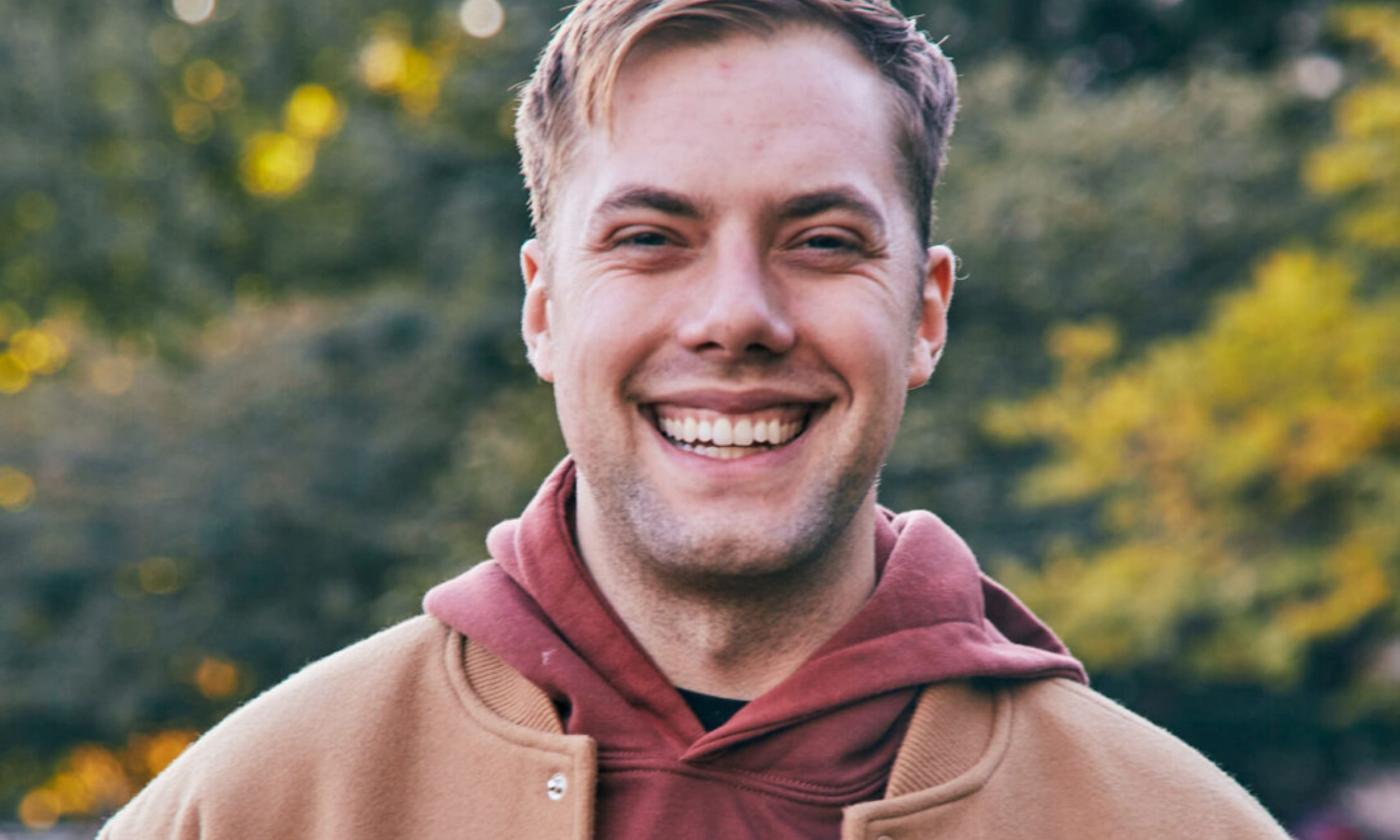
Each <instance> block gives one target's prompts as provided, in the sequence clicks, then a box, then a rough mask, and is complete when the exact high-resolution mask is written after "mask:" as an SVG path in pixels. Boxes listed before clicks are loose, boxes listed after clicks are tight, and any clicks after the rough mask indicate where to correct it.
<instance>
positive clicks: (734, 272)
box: [678, 247, 797, 361]
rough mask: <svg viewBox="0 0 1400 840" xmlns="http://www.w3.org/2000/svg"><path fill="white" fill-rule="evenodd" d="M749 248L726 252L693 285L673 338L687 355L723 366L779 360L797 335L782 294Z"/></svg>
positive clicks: (779, 287)
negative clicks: (717, 361) (721, 362)
mask: <svg viewBox="0 0 1400 840" xmlns="http://www.w3.org/2000/svg"><path fill="white" fill-rule="evenodd" d="M757 250H758V249H755V248H739V247H734V248H727V249H724V250H723V251H721V253H720V254H719V255H718V256H717V258H716V259H715V260H714V261H713V262H712V263H711V265H709V266H708V270H707V271H706V276H705V277H704V280H703V281H701V282H697V283H695V285H694V287H693V288H694V292H693V301H694V303H693V305H692V306H691V307H689V308H688V310H687V312H686V313H685V316H684V318H683V320H682V322H681V325H680V329H679V333H678V335H679V338H680V341H681V343H682V344H683V345H684V346H685V347H686V348H687V349H689V350H691V351H692V352H697V353H704V354H707V355H711V356H714V357H718V358H721V359H723V360H725V361H741V360H745V359H751V358H756V357H763V356H774V355H782V354H784V353H787V352H788V351H790V350H791V349H792V346H793V344H794V343H795V342H796V339H797V335H796V332H795V331H794V329H793V325H792V319H791V317H790V315H789V313H788V308H787V303H786V298H785V292H784V290H783V288H782V287H781V284H780V282H779V280H778V278H776V277H774V276H772V275H771V273H770V272H769V271H768V269H767V268H766V267H765V265H764V263H763V259H762V256H761V255H760V254H759V253H757Z"/></svg>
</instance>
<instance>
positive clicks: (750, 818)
mask: <svg viewBox="0 0 1400 840" xmlns="http://www.w3.org/2000/svg"><path fill="white" fill-rule="evenodd" d="M573 489H574V465H573V462H572V461H571V460H568V459H566V460H565V461H564V462H563V463H562V464H560V465H559V467H558V468H557V469H556V470H555V471H554V473H553V474H552V475H551V476H550V477H549V479H548V480H547V481H546V482H545V483H544V486H543V487H541V488H540V491H539V493H538V494H537V495H536V496H535V499H534V501H532V502H531V503H530V505H529V507H527V508H526V509H525V512H524V514H523V515H522V516H521V517H520V518H519V519H515V520H509V521H506V522H502V523H501V524H500V525H497V526H496V527H495V528H494V529H492V531H491V534H490V536H489V537H488V538H487V547H488V549H489V550H490V553H491V556H492V557H493V558H494V562H486V563H482V564H481V565H479V566H477V567H475V568H474V569H472V570H471V571H469V572H467V573H466V574H464V575H462V576H460V577H458V578H455V579H453V580H450V581H447V582H446V583H443V584H440V585H439V586H437V587H435V588H434V589H433V590H432V591H430V592H429V593H428V595H427V597H426V598H425V599H424V608H425V609H426V610H427V612H428V613H429V614H430V615H433V616H435V617H436V618H438V619H439V620H441V621H443V622H444V623H446V624H448V625H450V626H451V627H453V628H454V629H456V630H457V631H459V632H461V633H462V634H463V635H465V636H467V637H468V638H470V639H472V640H473V641H474V642H477V643H480V644H481V645H483V646H485V647H486V648H488V649H490V650H491V651H492V652H494V653H495V654H496V655H497V656H499V657H501V659H503V660H504V661H505V662H507V663H508V664H510V665H511V666H512V667H514V668H515V669H517V670H518V671H520V672H521V673H522V674H524V675H525V676H526V677H527V678H529V679H530V680H531V681H532V682H534V683H535V684H536V685H538V686H540V688H542V689H543V690H544V691H545V693H546V694H548V695H549V696H550V698H551V699H552V700H553V701H554V703H555V706H556V708H558V709H559V711H560V716H561V719H562V721H563V723H564V729H565V731H566V732H568V733H570V734H583V735H588V736H591V737H592V738H594V739H595V740H596V741H597V743H598V765H599V766H598V790H597V809H596V823H595V825H596V829H597V831H596V834H597V836H598V837H602V838H607V839H608V840H619V838H656V837H664V836H669V837H675V838H691V837H694V838H713V837H733V836H750V837H764V838H788V837H791V838H803V840H811V838H820V837H832V838H834V837H838V836H839V834H840V824H841V809H842V808H843V807H844V806H846V805H850V804H853V803H856V802H861V801H864V800H869V799H873V798H877V797H879V796H880V795H881V793H882V792H883V790H884V787H885V783H886V781H887V779H888V777H889V771H890V767H891V765H892V764H893V762H894V756H895V753H896V751H897V750H898V749H899V744H900V742H901V740H902V739H903V733H904V728H905V726H906V725H907V723H908V720H909V715H910V713H911V712H912V711H913V705H914V699H915V696H916V694H917V692H918V689H919V687H920V686H922V685H924V684H927V683H930V682H935V681H938V680H950V679H963V678H968V677H992V678H1014V679H1028V678H1034V677H1045V676H1052V675H1053V676H1067V677H1071V678H1073V679H1077V680H1080V681H1087V680H1086V678H1085V675H1084V669H1083V668H1082V666H1080V664H1079V663H1078V662H1077V661H1076V660H1075V659H1074V658H1073V657H1071V656H1070V655H1069V653H1068V651H1067V650H1066V649H1065V647H1064V645H1062V644H1061V643H1060V641H1059V640H1058V639H1057V638H1055V636H1054V634H1053V633H1051V632H1050V630H1049V629H1048V628H1046V627H1045V625H1044V624H1042V623H1041V622H1040V621H1039V620H1038V619H1037V618H1036V617H1035V616H1034V615H1032V614H1031V612H1030V611H1029V610H1027V609H1026V608H1025V607H1024V606H1023V605H1022V604H1021V603H1020V602H1019V601H1017V600H1016V598H1015V597H1014V596H1012V595H1011V594H1010V593H1009V592H1007V591H1006V590H1005V589H1003V588H1002V587H1001V586H999V585H998V584H997V583H995V582H994V581H992V580H991V579H990V578H987V577H986V576H984V575H982V574H981V572H980V571H979V570H978V567H977V561H976V560H975V559H974V558H973V556H972V553H971V552H970V551H969V550H968V548H967V545H966V544H965V543H963V541H962V540H961V539H960V538H959V537H958V536H957V535H956V534H954V533H953V532H952V530H950V529H949V528H948V527H947V526H946V525H944V524H943V523H942V522H941V521H940V520H939V519H938V518H937V517H935V516H934V515H933V514H931V513H928V512H925V511H914V512H911V513H905V514H900V515H898V516H896V515H894V514H893V513H890V512H889V511H886V510H883V509H882V510H881V515H880V516H879V517H877V523H876V528H875V534H874V540H875V555H876V562H877V564H878V568H879V571H880V577H879V583H878V584H877V586H876V588H875V591H874V593H872V595H871V596H870V600H869V601H867V602H866V604H865V605H864V606H863V607H862V608H861V610H860V612H858V613H857V614H856V615H855V617H854V618H852V619H851V620H850V621H849V622H848V623H847V624H846V625H845V626H844V627H842V628H841V629H840V630H838V631H837V632H836V634H835V635H834V636H832V637H831V638H830V639H829V640H828V641H827V642H826V643H825V644H824V645H822V646H821V647H820V648H819V649H818V650H817V651H816V652H814V653H813V654H812V656H811V657H810V658H809V659H808V660H807V661H806V662H804V663H803V664H802V665H801V666H800V667H799V668H798V669H797V670H796V671H795V672H794V673H792V674H791V675H789V676H788V678H787V679H785V680H784V681H783V682H781V683H779V684H778V685H777V686H774V687H773V688H772V689H770V690H769V691H768V692H766V693H765V694H763V695H760V696H759V697H757V698H755V699H754V700H752V701H751V702H750V703H748V704H747V705H746V706H744V707H743V708H742V709H741V710H740V711H739V712H738V714H736V715H735V716H734V717H733V718H731V719H730V720H729V721H728V722H726V723H725V724H723V725H722V726H720V727H719V728H717V729H715V730H714V731H712V732H708V733H707V732H705V731H704V729H703V728H702V727H701V725H700V722H699V721H698V720H697V719H696V718H695V715H694V714H693V713H692V712H691V710H690V708H689V707H688V706H687V705H686V703H685V701H684V700H683V699H682V698H681V697H680V695H679V694H678V693H677V692H676V690H675V688H673V687H672V686H671V684H670V683H669V682H668V681H667V680H666V678H665V676H663V675H662V673H661V671H660V669H658V668H657V666H656V664H655V663H654V662H653V661H652V660H651V658H650V657H649V656H648V655H647V654H646V652H645V651H643V650H642V648H641V646H640V645H638V644H637V641H636V639H635V638H634V637H633V636H632V634H631V633H630V632H629V631H628V629H627V628H626V627H625V626H623V624H622V622H621V620H620V619H619V618H618V617H617V614H616V613H615V612H614V611H613V610H612V608H611V607H610V606H609V605H608V603H607V602H606V600H604V598H603V596H602V594H601V593H600V592H599V590H598V589H597V587H596V585H595V584H594V583H593V580H592V578H591V577H590V576H589V574H588V572H587V570H586V568H585V567H584V565H583V561H582V559H581V558H580V557H579V554H578V551H577V549H576V548H575V546H574V543H573V539H572V537H571V533H572V531H571V528H570V524H569V517H570V516H571V510H572V495H573Z"/></svg>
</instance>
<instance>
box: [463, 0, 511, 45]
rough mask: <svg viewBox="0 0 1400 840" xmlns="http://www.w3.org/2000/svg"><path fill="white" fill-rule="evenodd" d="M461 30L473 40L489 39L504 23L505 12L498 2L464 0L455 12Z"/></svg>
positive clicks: (492, 0) (497, 0) (496, 0)
mask: <svg viewBox="0 0 1400 840" xmlns="http://www.w3.org/2000/svg"><path fill="white" fill-rule="evenodd" d="M457 19H458V20H459V21H461V23H462V29H463V30H465V31H466V33H467V34H468V35H470V36H472V37H473V38H490V37H491V36H493V35H495V34H496V33H498V32H500V31H501V27H503V26H505V23H506V10H505V9H504V8H502V7H501V4H500V2H499V0H465V2H463V3H462V6H461V8H459V9H458V10H457Z"/></svg>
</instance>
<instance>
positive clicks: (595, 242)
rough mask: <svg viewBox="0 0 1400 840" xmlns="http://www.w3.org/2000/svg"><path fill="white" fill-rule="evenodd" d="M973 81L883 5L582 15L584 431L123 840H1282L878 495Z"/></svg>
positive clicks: (566, 94)
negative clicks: (962, 89) (472, 558)
mask: <svg viewBox="0 0 1400 840" xmlns="http://www.w3.org/2000/svg"><path fill="white" fill-rule="evenodd" d="M954 109H955V94H954V76H953V73H952V69H951V67H950V65H949V64H948V62H947V60H946V59H945V58H944V57H943V56H942V54H941V53H940V52H939V50H938V49H937V47H935V46H933V45H932V44H931V43H929V41H928V40H926V39H925V37H924V36H922V35H921V34H920V33H918V32H917V31H916V30H915V29H914V28H913V26H912V24H910V22H909V21H907V20H906V19H904V18H903V17H902V16H900V15H899V14H898V13H897V12H895V11H894V10H893V9H892V8H890V7H889V6H888V5H887V4H885V3H884V2H873V1H872V2H851V0H744V1H743V2H735V0H728V2H725V1H724V0H661V2H656V0H584V2H582V3H580V4H579V5H578V6H577V7H576V8H575V9H574V10H573V12H572V13H571V14H570V15H569V17H568V19H567V20H566V21H565V22H564V24H563V26H562V27H561V28H560V29H559V30H558V32H557V33H556V35H555V37H554V39H553V41H552V42H551V43H550V45H549V47H548V48H547V49H546V51H545V53H544V56H543V58H542V60H541V62H540V65H539V67H538V69H537V71H536V74H535V76H534V78H533V80H532V81H531V83H530V86H529V87H528V88H527V90H526V92H525V96H524V99H523V102H522V106H521V110H520V114H519V121H518V136H519V142H520V145H521V151H522V155H523V159H524V166H525V172H526V176H527V179H528V182H529V186H530V190H531V198H532V210H533V214H534V220H535V227H536V231H537V235H538V238H537V239H535V240H532V241H530V242H527V243H526V244H525V246H524V248H523V249H522V252H521V265H522V269H523V273H524V278H525V285H526V293H525V304H524V317H523V332H524V337H525V342H526V345H527V348H528V352H529V357H530V361H531V363H532V364H533V365H534V368H535V370H536V371H537V372H538V374H539V376H540V377H541V378H542V379H544V380H546V381H548V382H551V383H553V387H554V392H555V399H556V404H557V408H558V414H559V421H560V424H561V426H562V428H563V432H564V437H565V440H566V441H567V443H568V447H569V451H570V459H569V460H566V461H565V462H564V463H563V464H562V465H561V466H560V467H559V468H558V469H557V470H556V471H555V473H554V475H552V476H551V477H550V478H549V479H548V480H547V481H546V483H545V485H544V487H543V488H542V489H541V490H540V493H539V495H538V496H537V497H536V499H535V501H534V502H532V503H531V505H530V507H529V508H528V509H527V510H526V511H525V512H524V514H523V516H522V517H521V518H520V519H518V520H512V521H510V522H506V523H503V524H502V525H500V526H498V527H497V528H496V529H495V530H494V531H493V532H492V534H491V536H490V539H489V541H488V548H489V550H490V554H491V556H492V558H493V560H492V561H491V562H487V563H484V564H482V565H481V566H478V567H476V568H475V569H473V570H472V571H470V572H468V573H467V574H465V575H463V576H462V577H460V578H458V579H456V580H453V581H449V582H447V583H445V584H443V585H441V586H439V587H437V588H436V589H434V590H433V591H432V592H431V593H430V594H429V595H428V597H427V599H426V601H425V607H426V612H427V615H426V616H424V617H420V618H417V619H414V620H411V621H408V622H405V623H404V624H401V625H399V626H397V627H394V628H391V629H389V630H387V631H385V632H383V633H381V634H379V635H377V636H375V637H373V638H371V639H369V640H367V641H365V642H362V643H360V644H359V645H356V646H354V647H352V648H350V649H348V650H345V651H342V652H341V653H339V654H336V655H335V656H332V657H330V658H329V659H327V660H324V661H322V662H320V663H317V664H315V665H312V666H311V667H309V668H307V669H306V670H304V671H303V672H302V673H300V674H298V675H297V676H295V677H293V678H291V679H290V680H288V681H287V682H286V683H284V684H283V685H281V686H279V687H278V688H276V689H273V690H272V691H270V692H268V693H267V694H265V695H264V696H262V697H261V698H259V699H257V700H255V701H254V702H253V703H251V704H249V705H248V706H247V707H245V708H244V709H242V710H240V711H239V712H237V713H235V714H234V715H232V716H231V717H230V718H229V719H228V720H226V721H225V722H224V723H222V724H220V726H218V727H216V728H215V729H214V730H213V731H211V732H210V733H208V734H207V735H206V736H205V737H204V738H203V739H202V740H201V741H200V742H199V743H198V744H196V745H195V746H194V747H192V748H191V749H190V750H189V751H188V752H187V753H186V754H185V755H184V756H182V757H181V758H180V759H179V760H178V761H177V762H176V763H175V764H174V765H172V767H171V768H170V769H169V770H167V772H166V773H165V774H163V775H162V776H161V777H160V778H158V779H157V780H156V781H155V782H154V783H153V784H152V785H151V786H150V787H149V788H148V789H147V790H146V791H145V792H143V793H142V794H141V795H140V796H139V797H138V798H137V799H136V800H135V801H134V802H133V803H132V804H131V805H130V806H128V808H127V809H125V810H124V811H123V812H122V813H121V814H119V815H118V816H117V817H116V818H115V819H114V820H113V821H112V822H111V823H110V824H109V825H108V826H107V827H106V829H104V833H103V836H104V837H108V838H138V837H140V838H149V837H166V836H178V837H201V838H202V837H210V838H213V837H220V838H222V837H230V838H231V837H240V838H243V837H257V838H261V837H313V838H322V837H324V838H332V837H333V838H355V837H365V838H369V837H376V838H377V837H412V838H439V837H441V838H447V837H488V838H494V837H540V838H575V837H577V838H582V837H594V836H596V837H603V838H654V837H659V836H675V837H685V838H711V837H730V836H743V837H763V838H773V837H798V838H820V837H831V838H835V837H838V836H839V837H846V838H856V837H869V838H876V837H892V838H906V837H907V838H913V837H997V838H1004V837H1012V838H1016V837H1024V838H1030V837H1053V838H1070V837H1075V838H1078V837H1183V838H1185V837H1191V838H1200V837H1216V838H1227V837H1229V838H1254V837H1283V836H1284V835H1283V833H1282V831H1281V830H1280V829H1279V828H1278V826H1277V825H1276V824H1275V823H1274V822H1273V821H1272V820H1271V819H1270V818H1269V816H1268V815H1267V814H1266V813H1264V811H1263V810H1262V809H1261V808H1260V807H1259V806H1258V805H1257V804H1256V803H1255V802H1254V801H1253V800H1252V799H1251V798H1250V797H1249V795H1248V794H1247V793H1245V792H1244V791H1243V790H1242V789H1240V788H1239V787H1238V786H1237V785H1236V784H1235V783H1234V782H1232V781H1231V780H1230V779H1229V778H1228V777H1226V776H1225V775H1224V774H1223V773H1221V772H1220V771H1218V770H1217V769H1215V768H1214V767H1213V766H1212V765H1211V764H1210V763H1209V762H1208V761H1206V760H1205V759H1203V758H1202V757H1200V756H1199V755H1198V754H1196V753H1195V752H1193V751H1192V750H1191V749H1190V748H1189V747H1186V746H1185V745H1183V744H1181V743H1180V742H1178V741H1176V740H1175V739H1173V738H1172V737H1171V736H1170V735H1168V734H1166V733H1165V732H1162V731H1161V730H1158V729H1156V728H1155V727H1153V726H1152V725H1151V724H1148V723H1146V722H1145V721H1142V720H1141V719H1139V718H1136V717H1134V716H1133V715H1131V714H1130V713H1128V712H1127V711H1125V710H1123V709H1121V708H1119V707H1117V706H1115V705H1114V704H1112V703H1111V702H1109V701H1108V700H1106V699H1104V698H1102V697H1100V696H1099V695H1097V694H1095V693H1094V692H1092V691H1091V690H1089V689H1088V688H1087V687H1086V686H1085V684H1084V683H1085V678H1084V674H1083V671H1082V669H1081V668H1080V666H1079V664H1078V663H1077V662H1076V661H1075V660H1074V659H1073V658H1072V657H1070V656H1069V655H1068V652H1067V651H1066V650H1065V649H1064V648H1063V646H1062V645H1061V644H1060V643H1059V642H1058V640H1056V639H1055V637H1054V636H1053V634H1051V633H1050V632H1049V631H1048V630H1047V629H1046V628H1045V627H1044V626H1042V625H1041V624H1040V623H1039V621H1038V620H1037V619H1035V617H1034V616H1032V615H1031V614H1030V613H1029V612H1028V611H1027V610H1026V609H1025V608H1024V607H1023V606H1021V605H1020V603H1019V602H1017V601H1016V600H1015V599H1014V598H1013V597H1011V596H1010V595H1009V594H1008V593H1006V592H1005V591H1004V590H1002V589H1001V588H1000V587H998V586H997V585H996V584H995V583H993V582H991V581H990V580H988V579H986V578H984V577H982V576H981V575H980V573H979V572H978V570H977V566H976V563H975V561H974V560H973V559H972V556H971V554H970V553H969V551H968V550H967V548H966V547H965V546H964V545H963V543H962V542H961V541H960V540H959V539H958V538H957V537H956V536H955V535H954V534H953V533H952V532H951V531H950V530H948V528H947V527H946V526H944V525H943V524H942V523H941V522H940V521H939V520H937V519H936V518H935V517H933V516H932V515H931V514H928V513H924V512H915V513H911V514H904V515H900V516H895V515H893V514H891V513H889V512H888V511H885V510H883V509H882V508H880V507H879V506H878V505H877V504H876V500H875V485H876V479H877V477H878V474H879V470H880V466H881V463H882V461H883V459H884V458H885V456H886V455H887V453H888V452H889V449H890V446H891V444H892V442H893V439H894V435H895V432H896V430H897V428H898V426H899V422H900V418H901V415H902V413H903V409H904V402H905V395H906V393H907V392H908V390H909V389H911V388H915V387H918V386H920V385H922V384H923V383H924V382H926V381H927V380H928V379H929V377H930V375H931V374H932V372H933V370H934V366H935V363H936V361H937V359H938V356H939V353H940V351H941V350H942V348H943V344H944V340H945V333H946V314H947V310H948V305H949V303H950V301H951V298H952V292H953V281H954V261H953V255H952V254H951V252H949V251H948V249H946V248H944V247H942V246H933V247H929V245H928V239H929V235H930V218H931V211H930V207H931V191H932V187H933V183H934V180H935V179H936V177H937V174H938V169H939V167H940V165H941V162H942V159H943V150H944V145H945V143H946V139H947V136H948V133H949V130H950V126H951V122H952V117H953V112H954Z"/></svg>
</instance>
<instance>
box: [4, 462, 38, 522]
mask: <svg viewBox="0 0 1400 840" xmlns="http://www.w3.org/2000/svg"><path fill="white" fill-rule="evenodd" d="M32 501H34V479H32V478H30V477H29V476H28V475H26V474H24V473H22V472H20V471H19V470H17V469H15V468H14V467H0V508H4V509H5V510H8V511H18V510H23V509H25V508H27V507H29V503H30V502H32Z"/></svg>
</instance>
